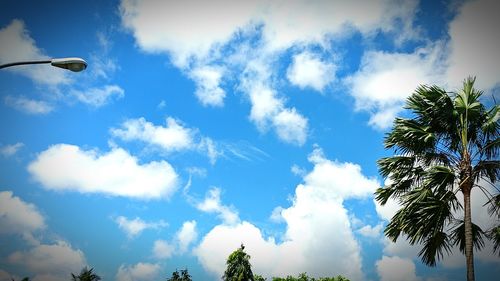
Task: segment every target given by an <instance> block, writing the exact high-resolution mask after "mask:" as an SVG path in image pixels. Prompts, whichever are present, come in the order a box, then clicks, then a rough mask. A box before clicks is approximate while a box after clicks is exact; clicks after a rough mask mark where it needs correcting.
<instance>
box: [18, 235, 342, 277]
mask: <svg viewBox="0 0 500 281" xmlns="http://www.w3.org/2000/svg"><path fill="white" fill-rule="evenodd" d="M244 250H245V246H244V245H243V244H242V245H241V246H240V247H239V248H238V249H237V250H236V251H234V252H232V253H231V254H230V255H229V257H228V258H227V261H226V265H227V267H226V271H224V275H223V276H222V280H224V281H267V278H264V277H262V276H261V275H258V274H253V272H252V265H251V264H250V255H248V254H247V253H246V252H245V251H244ZM99 280H101V277H100V276H99V275H97V274H96V273H94V269H93V268H90V269H89V268H87V267H84V268H83V269H82V271H81V272H80V274H78V275H76V274H73V273H71V281H99ZM166 280H167V281H193V279H192V278H191V275H190V274H189V272H188V270H187V268H186V269H182V270H180V271H179V270H175V271H174V272H172V276H171V277H169V278H167V279H166ZM12 281H15V280H14V279H12ZM21 281H30V279H29V278H28V277H25V278H23V279H22V280H21ZM269 281H349V279H347V278H345V277H343V276H340V275H339V276H337V277H321V278H314V277H309V276H307V274H306V273H301V274H299V275H298V276H297V277H294V276H290V275H289V276H287V277H273V278H272V279H271V280H269Z"/></svg>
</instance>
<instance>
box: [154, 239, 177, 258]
mask: <svg viewBox="0 0 500 281" xmlns="http://www.w3.org/2000/svg"><path fill="white" fill-rule="evenodd" d="M174 251H175V246H174V245H172V244H170V243H169V242H168V241H165V240H156V241H155V243H154V246H153V256H154V257H155V258H157V259H168V258H170V257H171V256H172V255H173V254H174Z"/></svg>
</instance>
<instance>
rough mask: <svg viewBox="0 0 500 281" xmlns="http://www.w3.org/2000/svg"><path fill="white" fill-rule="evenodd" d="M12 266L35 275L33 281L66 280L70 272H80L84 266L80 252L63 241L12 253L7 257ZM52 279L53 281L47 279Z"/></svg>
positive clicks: (83, 259)
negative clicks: (22, 267)
mask: <svg viewBox="0 0 500 281" xmlns="http://www.w3.org/2000/svg"><path fill="white" fill-rule="evenodd" d="M8 261H9V262H10V263H11V264H14V265H22V266H24V267H25V268H26V269H28V270H29V271H30V272H33V273H35V274H36V276H35V277H34V280H40V281H42V280H57V281H59V280H66V279H67V278H68V274H69V273H70V272H80V270H81V269H82V267H83V266H85V265H86V261H85V255H84V254H83V252H82V251H81V250H78V249H73V248H72V247H71V245H69V244H68V243H66V242H64V241H57V242H56V243H55V244H50V245H48V244H41V245H37V246H36V247H34V248H32V249H30V250H28V251H26V252H21V251H18V252H14V253H12V254H11V255H10V256H9V257H8ZM49 278H53V279H49Z"/></svg>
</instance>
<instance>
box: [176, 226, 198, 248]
mask: <svg viewBox="0 0 500 281" xmlns="http://www.w3.org/2000/svg"><path fill="white" fill-rule="evenodd" d="M175 238H176V240H177V243H178V244H179V251H180V253H185V252H186V251H187V249H188V247H189V246H190V245H191V243H193V242H194V241H195V240H196V238H198V232H197V231H196V221H194V220H193V221H185V222H184V223H183V224H182V227H181V229H180V230H179V231H178V232H177V233H176V235H175Z"/></svg>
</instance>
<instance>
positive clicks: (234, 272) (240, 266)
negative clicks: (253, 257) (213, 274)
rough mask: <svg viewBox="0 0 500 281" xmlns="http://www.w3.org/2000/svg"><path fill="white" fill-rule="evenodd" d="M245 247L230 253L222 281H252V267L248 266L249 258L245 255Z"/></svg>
mask: <svg viewBox="0 0 500 281" xmlns="http://www.w3.org/2000/svg"><path fill="white" fill-rule="evenodd" d="M243 250H245V246H243V244H241V247H240V248H238V249H237V250H236V251H234V252H232V253H231V254H230V255H229V257H228V258H227V262H226V264H227V268H226V271H225V272H224V276H222V280H224V281H248V280H251V281H254V276H253V273H252V265H251V264H250V256H249V255H248V254H247V253H245V251H243Z"/></svg>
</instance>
